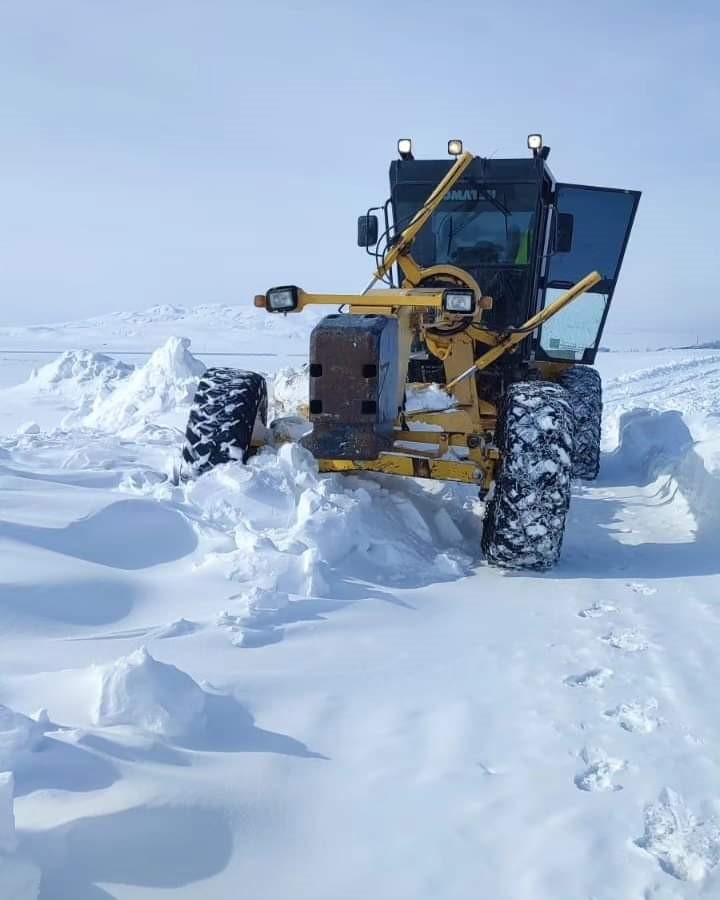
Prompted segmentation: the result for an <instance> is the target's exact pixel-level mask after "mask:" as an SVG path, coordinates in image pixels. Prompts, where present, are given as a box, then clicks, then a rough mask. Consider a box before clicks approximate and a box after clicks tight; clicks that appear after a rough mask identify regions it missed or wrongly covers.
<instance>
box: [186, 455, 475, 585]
mask: <svg viewBox="0 0 720 900" xmlns="http://www.w3.org/2000/svg"><path fill="white" fill-rule="evenodd" d="M384 485H388V483H387V480H385V482H384V483H383V479H382V478H378V479H372V478H367V477H363V478H353V477H348V478H346V477H342V476H330V475H319V474H318V471H317V463H316V462H315V460H314V459H313V458H312V456H311V455H310V453H308V451H306V450H304V449H303V448H302V447H299V446H297V445H294V444H284V445H282V446H281V447H280V448H279V449H278V450H277V451H275V450H271V449H267V450H265V451H263V452H262V453H260V454H259V455H258V456H256V457H253V458H252V459H251V460H250V462H249V464H248V465H247V466H246V467H241V466H236V465H232V464H230V465H227V466H221V467H218V468H216V469H215V470H213V471H211V472H209V473H207V474H206V475H204V476H202V477H201V478H199V479H198V480H197V481H195V482H192V483H191V484H190V485H189V486H188V488H187V491H186V496H187V499H188V501H190V502H191V503H192V504H194V505H195V506H196V507H197V508H198V511H199V514H200V515H201V516H202V518H203V520H205V521H207V522H209V523H212V524H213V525H214V526H216V527H218V528H222V530H223V531H225V532H227V533H229V534H232V536H233V541H234V544H235V548H236V549H235V550H234V551H232V552H231V553H230V554H224V555H223V561H224V562H225V563H226V564H228V565H229V573H230V577H231V578H232V579H233V580H235V581H241V582H244V583H246V582H250V583H251V584H257V585H259V586H260V587H262V588H265V589H275V588H279V589H280V590H282V591H286V592H290V593H293V594H297V595H301V596H311V595H313V594H321V595H325V594H326V592H327V590H328V587H327V584H326V580H327V579H328V578H333V577H334V573H336V571H337V568H338V567H339V565H340V564H341V563H342V564H343V572H344V573H345V575H346V576H347V575H350V574H353V575H355V576H356V577H358V578H363V577H364V578H369V577H377V575H378V573H380V572H382V573H383V576H384V578H386V579H387V580H389V581H390V582H392V581H398V582H402V581H407V580H408V578H412V579H415V578H421V577H423V575H424V574H425V573H427V572H428V571H432V572H433V573H434V574H435V575H436V576H437V577H457V576H458V575H460V574H461V573H463V572H465V571H468V569H469V566H470V564H471V562H472V556H471V555H469V554H470V553H472V549H473V548H472V544H473V541H475V540H477V509H476V508H475V500H474V498H473V497H472V495H470V496H468V494H467V492H464V493H465V499H464V500H463V499H462V496H463V491H462V489H452V488H450V487H446V488H439V489H437V488H436V490H435V492H430V491H428V490H426V489H423V488H422V487H419V486H416V485H413V484H410V485H408V486H407V487H406V488H405V489H404V490H403V489H400V490H398V489H390V488H389V485H388V486H384ZM440 492H442V497H443V500H444V501H445V503H444V504H442V503H439V502H438V500H439V494H440Z"/></svg>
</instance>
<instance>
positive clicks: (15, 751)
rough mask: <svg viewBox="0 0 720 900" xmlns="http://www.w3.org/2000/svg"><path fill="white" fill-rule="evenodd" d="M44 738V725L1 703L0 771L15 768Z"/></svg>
mask: <svg viewBox="0 0 720 900" xmlns="http://www.w3.org/2000/svg"><path fill="white" fill-rule="evenodd" d="M42 738H43V727H42V725H41V724H40V723H39V722H36V721H35V720H34V719H31V718H29V717H28V716H24V715H23V714H22V713H18V712H15V711H14V710H12V709H10V708H9V707H7V706H3V705H2V704H0V772H1V771H3V770H5V769H14V768H15V767H16V766H17V764H18V762H19V761H21V759H22V758H23V757H24V756H25V755H26V754H28V753H31V752H32V751H33V750H35V749H36V748H37V747H38V745H39V744H40V742H41V741H42Z"/></svg>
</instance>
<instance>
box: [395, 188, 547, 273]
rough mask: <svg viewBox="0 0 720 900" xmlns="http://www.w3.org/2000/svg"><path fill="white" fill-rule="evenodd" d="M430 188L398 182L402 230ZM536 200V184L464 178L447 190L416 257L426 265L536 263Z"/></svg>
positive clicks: (417, 245)
mask: <svg viewBox="0 0 720 900" xmlns="http://www.w3.org/2000/svg"><path fill="white" fill-rule="evenodd" d="M431 190H432V186H431V185H426V184H401V185H399V186H398V189H397V195H396V199H395V211H396V216H397V226H398V230H402V229H403V228H404V227H405V226H406V225H407V224H408V222H409V221H410V219H411V218H412V216H413V215H414V214H415V213H416V212H417V211H418V209H419V208H420V207H421V206H422V204H423V203H424V202H425V200H426V199H427V197H428V195H429V193H430V191H431ZM537 200H538V187H537V185H535V184H496V185H490V184H485V183H483V184H482V185H480V184H476V183H472V182H461V184H460V186H459V187H456V188H453V189H452V190H451V191H449V192H448V194H447V195H446V197H445V198H444V200H443V201H442V203H441V204H440V206H439V207H438V209H437V211H436V212H435V213H434V215H433V216H432V217H431V219H430V221H429V222H428V223H427V225H426V226H425V227H424V228H423V229H422V231H421V232H420V234H419V235H418V237H417V239H416V241H415V244H414V246H413V256H414V257H415V259H416V260H417V261H418V262H419V263H420V264H421V265H423V266H431V265H435V264H437V263H450V264H452V265H456V266H461V267H463V268H470V269H472V268H474V267H476V266H504V267H507V266H508V265H510V266H527V265H528V264H529V263H530V262H531V249H532V243H533V238H534V229H535V217H536V212H535V211H536V205H537Z"/></svg>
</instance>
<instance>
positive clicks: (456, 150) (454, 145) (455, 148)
mask: <svg viewBox="0 0 720 900" xmlns="http://www.w3.org/2000/svg"><path fill="white" fill-rule="evenodd" d="M462 152H463V142H462V141H461V140H458V139H457V138H455V139H453V140H451V141H448V154H449V155H450V156H462Z"/></svg>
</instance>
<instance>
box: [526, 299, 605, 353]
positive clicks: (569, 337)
mask: <svg viewBox="0 0 720 900" xmlns="http://www.w3.org/2000/svg"><path fill="white" fill-rule="evenodd" d="M563 293H564V291H563V290H561V289H555V288H549V289H548V291H547V293H546V306H550V304H551V303H553V302H554V301H555V300H557V298H558V297H559V296H560V295H561V294H563ZM606 303H607V297H606V296H605V295H603V294H590V293H586V294H582V296H580V297H578V299H577V300H573V302H572V303H571V304H570V305H569V306H566V307H565V309H564V310H562V312H559V313H558V314H557V315H556V316H553V317H552V319H548V321H547V322H546V323H545V324H544V325H543V327H542V331H541V333H540V346H541V347H542V349H543V350H544V351H545V353H547V355H548V356H551V357H553V359H572V360H581V359H582V358H583V355H584V353H585V351H586V350H590V349H592V348H594V347H595V343H596V341H597V339H598V334H599V331H600V325H601V324H602V320H603V315H604V313H605V305H606Z"/></svg>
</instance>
